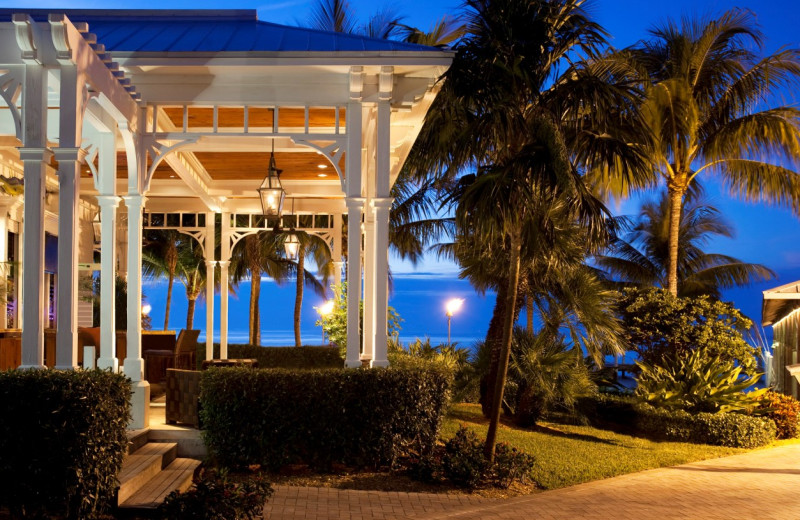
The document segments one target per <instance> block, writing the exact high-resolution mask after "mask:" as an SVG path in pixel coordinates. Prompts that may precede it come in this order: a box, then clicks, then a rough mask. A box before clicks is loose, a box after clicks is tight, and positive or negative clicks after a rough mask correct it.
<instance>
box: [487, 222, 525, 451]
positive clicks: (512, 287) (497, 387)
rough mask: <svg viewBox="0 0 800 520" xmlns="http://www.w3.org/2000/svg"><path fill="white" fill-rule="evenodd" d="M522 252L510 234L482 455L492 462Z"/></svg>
mask: <svg viewBox="0 0 800 520" xmlns="http://www.w3.org/2000/svg"><path fill="white" fill-rule="evenodd" d="M521 251H522V237H520V235H519V232H513V233H512V234H511V261H510V265H509V272H508V291H506V315H505V317H504V319H503V342H502V345H501V352H500V359H499V361H500V362H499V364H498V367H497V377H496V378H495V384H494V395H493V396H492V408H491V415H490V417H489V431H488V432H487V433H486V444H485V445H484V447H483V454H484V456H485V457H486V459H487V460H489V461H493V460H494V448H495V444H496V442H497V427H498V425H499V424H500V409H501V405H502V403H503V389H504V388H505V386H506V376H507V373H508V358H509V356H510V354H511V335H512V334H513V332H514V320H515V317H516V313H515V312H514V310H515V309H516V306H517V288H518V286H519V265H520V253H521Z"/></svg>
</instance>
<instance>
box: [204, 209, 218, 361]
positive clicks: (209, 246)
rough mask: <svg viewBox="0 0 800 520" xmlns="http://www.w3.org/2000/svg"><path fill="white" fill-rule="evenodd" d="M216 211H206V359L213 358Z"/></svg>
mask: <svg viewBox="0 0 800 520" xmlns="http://www.w3.org/2000/svg"><path fill="white" fill-rule="evenodd" d="M215 219H216V213H211V212H209V213H206V243H205V256H206V359H214V266H216V265H217V262H216V261H215V260H214V250H215V246H216V239H215V232H214V231H215Z"/></svg>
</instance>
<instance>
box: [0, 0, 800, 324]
mask: <svg viewBox="0 0 800 520" xmlns="http://www.w3.org/2000/svg"><path fill="white" fill-rule="evenodd" d="M350 3H351V5H352V6H353V7H354V8H355V10H356V11H357V12H358V13H359V14H360V15H361V17H362V18H364V19H366V18H367V17H368V16H369V15H370V14H371V13H374V12H375V11H376V10H377V9H379V8H381V7H384V6H386V5H390V6H392V8H393V9H395V11H396V12H397V14H399V15H402V16H404V17H405V18H404V23H406V24H408V25H413V26H417V27H420V28H422V29H426V28H428V27H429V26H430V25H432V24H433V23H434V22H435V21H437V20H438V19H440V18H441V17H442V16H443V15H445V14H456V13H458V12H459V10H460V5H461V4H460V2H458V1H454V0H424V1H423V0H409V1H406V2H402V3H396V4H394V3H389V2H385V3H381V2H375V1H370V0H351V1H350ZM312 5H313V0H276V1H274V2H257V1H246V0H229V1H227V2H225V3H220V2H213V1H209V0H191V1H187V0H168V1H164V0H159V1H155V0H136V1H132V0H102V1H100V0H70V1H58V0H19V1H8V0H0V7H31V8H34V7H35V8H57V7H66V8H98V9H101V8H105V9H108V8H129V9H136V8H138V9H142V8H145V9H146V8H172V9H191V8H207V9H214V8H248V9H253V8H255V9H257V10H258V13H259V18H260V19H262V20H266V21H271V22H276V23H284V24H288V25H297V24H298V23H299V22H302V21H303V20H306V19H307V18H308V14H309V12H310V9H311V6H312ZM732 7H741V8H747V9H750V10H752V11H753V12H754V13H755V14H756V15H757V19H758V22H759V24H760V26H761V29H762V30H763V31H764V33H765V35H766V38H767V39H766V42H765V43H766V51H767V52H774V51H776V50H778V49H779V48H781V47H786V46H788V47H795V48H798V47H800V3H798V1H797V0H760V1H753V0H671V1H666V2H656V1H649V0H596V1H595V2H594V3H593V4H592V8H591V11H592V13H593V14H594V16H595V18H596V20H597V21H598V22H599V23H600V24H601V25H602V26H604V27H605V28H606V29H607V30H608V32H609V33H611V35H612V39H611V42H612V44H613V45H615V46H617V47H624V46H627V45H630V44H632V43H634V42H636V41H637V40H639V39H642V38H645V37H646V30H647V28H648V27H650V26H652V25H653V24H654V23H657V22H660V21H663V20H664V19H666V18H668V17H677V16H681V15H687V14H688V15H694V14H703V15H713V14H718V13H720V12H722V11H724V10H726V9H729V8H732ZM785 95H786V96H787V99H786V100H785V102H787V103H792V104H796V103H797V102H798V100H800V93H797V92H793V93H785ZM705 186H706V191H707V193H708V195H709V196H710V198H711V200H712V202H713V203H714V204H715V205H717V206H718V207H719V208H720V209H721V210H722V212H723V213H724V214H725V216H726V217H727V218H728V219H729V220H730V221H731V222H732V223H733V225H734V226H735V228H736V231H737V236H736V238H735V239H734V240H727V239H726V240H718V241H716V242H714V243H713V244H712V245H711V246H709V248H708V251H709V252H715V253H724V254H730V255H733V256H736V257H738V258H741V259H743V260H746V261H749V262H758V263H763V264H765V265H767V266H768V267H770V268H772V269H773V270H775V271H776V272H777V273H778V274H779V279H778V280H777V281H774V282H769V283H768V284H764V285H765V286H764V285H761V286H759V287H753V288H748V289H742V290H736V291H730V292H729V293H728V294H726V296H727V298H729V299H732V300H734V302H735V303H736V304H737V306H739V307H740V308H742V309H743V310H744V311H745V312H746V313H747V314H748V315H750V316H751V317H753V318H755V319H756V320H758V319H759V318H760V305H761V294H760V291H761V290H763V289H765V288H767V287H771V286H777V285H779V284H783V283H788V282H790V281H793V280H797V279H800V225H799V224H800V221H799V220H798V218H797V217H795V216H793V215H792V214H791V213H790V212H788V211H786V210H781V209H776V208H770V207H767V206H766V205H762V204H748V203H744V202H740V201H737V200H734V199H732V198H731V197H730V196H728V194H727V193H726V192H724V191H723V190H722V189H721V187H719V186H718V185H716V184H715V183H713V182H712V181H710V180H708V179H707V180H706V181H705ZM645 197H647V195H645ZM638 206H639V200H632V201H627V202H623V203H621V204H617V205H616V206H614V207H613V209H614V210H615V211H616V212H618V213H625V214H632V213H635V212H636V211H637V210H638ZM392 269H393V272H394V274H395V294H394V295H393V299H392V304H393V305H394V306H395V307H397V308H398V310H399V311H400V313H401V314H402V315H403V316H404V317H405V318H406V326H407V328H408V329H410V330H409V334H410V335H411V337H412V338H413V335H417V334H425V333H428V334H432V335H434V336H437V337H441V336H442V335H443V334H445V330H446V328H445V327H446V325H445V322H444V320H443V319H442V318H443V316H440V315H443V312H444V311H443V310H441V309H440V307H441V305H442V304H441V303H438V302H442V301H443V300H444V299H445V298H447V297H450V296H454V295H458V296H466V297H469V298H472V300H473V302H474V304H473V310H472V311H470V310H469V309H468V307H469V305H470V302H468V303H467V306H465V309H464V313H463V314H462V316H461V317H460V321H461V322H462V324H464V325H460V326H468V327H469V328H470V331H469V334H468V336H471V337H480V336H481V335H482V334H483V331H485V327H486V324H487V323H488V318H489V316H488V313H490V311H491V303H492V301H493V297H492V296H491V295H489V296H488V298H487V299H480V298H477V297H475V296H474V295H472V291H471V290H470V289H469V287H468V286H465V285H464V283H463V282H460V283H459V282H457V281H456V280H452V278H453V277H454V275H455V274H456V273H457V267H456V266H455V265H453V264H452V263H449V262H442V261H437V260H436V259H435V258H433V257H432V256H430V257H429V258H427V259H426V260H425V261H423V262H422V263H421V264H420V265H417V266H412V265H410V264H408V263H405V262H401V261H399V260H397V259H392ZM426 278H427V279H428V282H425V281H424V279H426ZM403 280H408V282H404V281H403ZM448 280H449V281H448ZM409 283H410V285H409ZM150 290H151V292H157V291H155V290H153V289H152V288H151V289H150ZM244 291H246V290H245V289H244V288H242V292H240V294H239V298H240V299H241V300H244V301H243V302H242V303H246V301H247V298H246V293H245V292H244ZM285 291H288V293H287V298H288V294H289V293H292V292H293V291H292V290H291V289H286V290H285ZM181 292H182V291H181ZM406 292H408V293H409V294H405V293H406ZM148 296H149V295H148ZM153 296H154V297H155V300H158V299H159V297H157V296H156V295H155V294H154V295H153ZM151 299H154V298H153V297H151ZM421 301H426V302H427V305H426V306H425V307H424V308H423V307H421V306H420V305H419V302H421ZM153 303H154V305H153V306H154V311H155V308H156V307H157V305H156V302H153ZM288 303H289V302H288V301H287V304H288ZM316 304H317V302H315V301H314V299H313V298H309V302H308V313H307V314H308V317H307V318H304V324H303V326H304V335H305V329H306V328H308V329H309V334H313V330H314V329H313V319H314V316H313V310H312V309H311V306H312V305H316ZM287 306H288V305H287ZM440 311H441V312H440ZM432 312H433V313H434V315H435V316H436V319H435V320H432V318H433V316H432V315H431V313H432ZM173 314H176V315H178V316H181V312H180V311H178V312H176V311H173ZM161 316H162V318H161V319H162V320H163V313H162V314H161ZM181 318H183V316H181ZM267 319H269V318H267ZM154 320H155V321H157V319H154ZM454 320H455V318H454ZM170 321H171V322H172V320H170ZM196 321H197V322H199V323H201V324H204V321H205V318H204V311H203V309H202V308H198V310H197V316H196ZM430 321H434V322H435V323H430ZM290 323H291V322H290V321H284V320H283V319H281V320H280V323H276V325H275V326H276V330H277V329H284V328H285V329H286V330H287V331H288V330H289V329H290V328H291V326H290ZM178 325H179V324H178ZM455 327H456V322H455V321H454V331H455V330H456V329H455ZM245 328H246V327H245ZM267 328H270V327H269V326H268V325H267ZM316 330H317V331H318V330H319V329H316ZM406 339H409V338H408V337H406Z"/></svg>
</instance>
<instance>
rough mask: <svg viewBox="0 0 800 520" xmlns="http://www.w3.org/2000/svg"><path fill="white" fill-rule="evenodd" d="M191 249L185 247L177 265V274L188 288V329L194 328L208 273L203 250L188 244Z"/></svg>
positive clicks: (181, 251)
mask: <svg viewBox="0 0 800 520" xmlns="http://www.w3.org/2000/svg"><path fill="white" fill-rule="evenodd" d="M188 246H189V247H183V248H181V250H180V251H179V254H178V263H177V264H176V272H177V274H178V278H179V279H180V281H181V282H182V283H183V285H184V287H185V288H186V300H187V301H188V306H187V308H186V328H187V329H192V328H194V310H195V306H196V305H197V299H198V298H200V297H201V296H202V294H203V290H204V289H205V288H206V283H208V279H207V277H206V276H207V274H208V273H207V271H206V268H205V259H204V258H203V254H202V249H201V248H200V246H199V244H198V243H197V242H193V243H191V244H188Z"/></svg>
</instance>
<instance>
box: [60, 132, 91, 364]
mask: <svg viewBox="0 0 800 520" xmlns="http://www.w3.org/2000/svg"><path fill="white" fill-rule="evenodd" d="M73 125H74V122H73ZM63 126H64V125H63V124H62V128H63ZM54 154H55V158H56V160H57V161H58V288H57V295H58V296H57V303H56V309H57V315H56V368H58V369H61V370H73V369H74V368H75V367H77V366H78V246H79V240H80V239H79V235H80V208H79V203H80V193H79V192H80V166H81V162H82V159H83V157H82V156H83V155H84V152H83V150H81V149H80V148H56V149H55V151H54Z"/></svg>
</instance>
